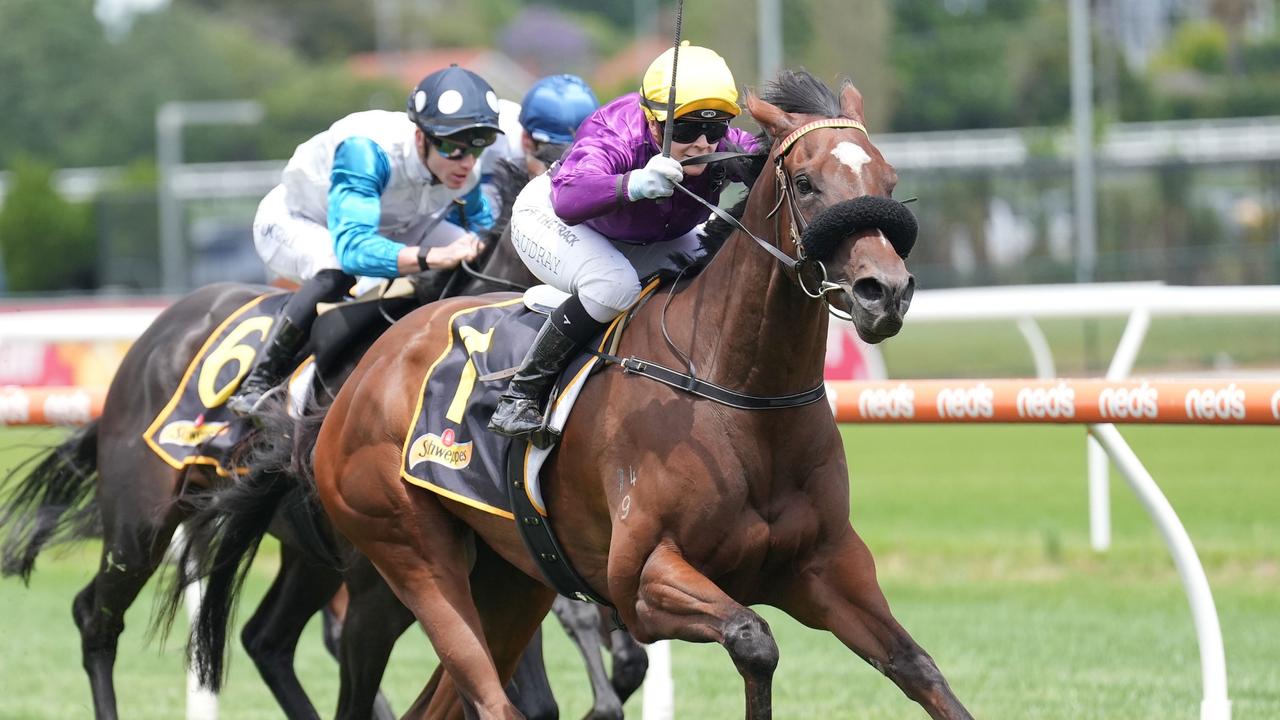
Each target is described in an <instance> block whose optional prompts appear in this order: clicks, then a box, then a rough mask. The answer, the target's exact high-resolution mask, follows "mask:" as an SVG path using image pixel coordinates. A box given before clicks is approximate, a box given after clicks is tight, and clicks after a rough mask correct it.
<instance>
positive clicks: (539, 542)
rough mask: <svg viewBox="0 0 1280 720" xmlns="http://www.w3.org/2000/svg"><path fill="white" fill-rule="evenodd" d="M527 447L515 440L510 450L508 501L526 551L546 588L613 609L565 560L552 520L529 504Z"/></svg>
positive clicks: (530, 502)
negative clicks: (525, 479) (526, 473)
mask: <svg viewBox="0 0 1280 720" xmlns="http://www.w3.org/2000/svg"><path fill="white" fill-rule="evenodd" d="M528 447H529V443H528V442H527V441H525V440H521V439H515V440H512V441H511V447H510V448H509V449H508V450H507V497H508V498H510V500H511V511H512V513H513V514H514V515H515V516H516V530H518V531H519V532H520V539H521V540H523V541H524V546H525V549H526V550H528V551H529V555H530V556H531V557H533V560H534V562H535V563H537V565H538V570H539V571H540V572H541V573H542V577H543V578H545V579H546V581H547V584H549V585H551V587H552V588H553V589H554V590H555V591H556V592H558V593H560V594H561V595H564V596H565V597H570V598H574V599H576V600H582V601H583V602H592V603H595V604H597V605H604V606H606V607H613V605H612V604H611V603H610V602H609V601H608V600H605V599H604V598H602V597H600V596H599V595H597V594H596V592H595V591H594V590H592V589H591V586H590V585H588V584H587V581H586V580H584V579H583V578H582V576H581V575H579V574H578V571H577V570H575V569H574V568H573V566H572V565H570V564H569V558H567V557H565V554H564V549H562V548H561V547H560V541H559V540H558V539H557V538H556V534H555V531H553V530H552V529H551V523H550V522H549V518H546V517H543V516H542V514H541V513H539V512H538V510H537V508H535V507H534V506H533V502H532V501H530V500H529V494H528V493H527V492H526V491H525V487H524V459H525V453H526V451H527V450H528Z"/></svg>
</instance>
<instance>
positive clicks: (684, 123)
mask: <svg viewBox="0 0 1280 720" xmlns="http://www.w3.org/2000/svg"><path fill="white" fill-rule="evenodd" d="M728 134H729V121H728V120H681V119H680V118H676V120H675V122H673V123H671V142H678V143H680V144H682V145H687V144H689V143H691V142H695V141H696V140H697V139H698V138H700V137H702V136H703V135H706V136H707V142H710V143H715V142H720V140H721V139H722V138H724V136H725V135H728Z"/></svg>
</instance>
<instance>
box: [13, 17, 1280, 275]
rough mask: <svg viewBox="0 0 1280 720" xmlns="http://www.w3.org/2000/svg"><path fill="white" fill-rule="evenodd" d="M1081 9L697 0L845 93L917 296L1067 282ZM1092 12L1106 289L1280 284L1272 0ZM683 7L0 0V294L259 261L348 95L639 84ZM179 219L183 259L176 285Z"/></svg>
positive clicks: (719, 35) (731, 34)
mask: <svg viewBox="0 0 1280 720" xmlns="http://www.w3.org/2000/svg"><path fill="white" fill-rule="evenodd" d="M1068 5H1069V2H1068V0H1007V1H1005V2H999V3H997V2H989V1H988V0H947V1H946V2H936V1H934V0H894V1H891V0H789V1H788V2H786V3H780V2H778V1H777V0H761V1H760V2H756V3H748V4H746V5H744V4H741V3H736V2H728V1H727V0H695V1H693V2H690V3H688V8H687V12H686V18H685V36H686V37H688V38H691V39H692V40H694V41H695V42H699V43H703V44H706V45H709V46H711V47H714V48H716V49H717V50H718V51H719V52H721V53H723V54H724V55H725V56H726V58H728V60H729V62H730V65H731V66H732V67H733V68H734V70H735V73H736V75H737V78H738V80H739V82H740V84H741V85H743V86H758V85H759V84H760V82H761V81H762V79H764V78H766V77H767V76H768V75H769V74H770V71H771V68H773V67H776V66H784V67H806V68H809V69H811V70H813V71H815V72H816V73H817V74H818V75H819V76H820V77H823V78H824V79H826V80H828V81H830V82H835V81H837V80H838V79H839V78H840V77H841V76H850V77H852V78H853V79H854V80H855V81H856V82H857V83H858V85H859V87H860V88H861V89H862V90H863V92H864V94H865V96H866V106H867V112H868V119H869V122H870V124H871V127H872V130H873V132H874V133H875V135H876V139H877V142H878V143H879V144H880V146H881V147H882V148H883V149H884V151H885V154H886V155H887V156H888V157H889V159H890V160H891V161H892V162H894V163H895V164H896V165H897V167H898V169H899V173H900V175H901V180H902V181H901V185H900V189H899V196H900V197H906V196H917V197H919V198H920V202H919V204H917V205H916V206H915V209H916V211H917V213H918V214H919V216H920V219H921V223H922V228H923V233H922V242H921V243H920V244H919V245H918V246H917V250H916V251H915V254H914V256H913V258H912V259H913V263H914V265H913V269H914V270H915V272H916V273H917V275H918V277H919V281H920V285H921V287H925V288H942V287H955V286H967V285H986V284H1009V283H1042V282H1064V281H1073V280H1076V279H1078V273H1077V272H1075V271H1074V267H1075V264H1076V253H1077V252H1078V251H1077V248H1076V244H1077V243H1076V239H1077V236H1078V233H1077V230H1076V228H1075V226H1074V221H1073V217H1072V208H1073V191H1072V185H1071V177H1072V165H1071V162H1070V161H1071V158H1072V147H1071V134H1070V131H1069V123H1070V119H1071V99H1070V94H1069V93H1068V89H1069V86H1070V82H1071V63H1070V57H1069V43H1068V35H1069V33H1068V29H1069V18H1068V12H1067V9H1068ZM1088 5H1089V9H1090V11H1091V15H1090V17H1091V23H1090V28H1091V30H1092V32H1091V38H1092V44H1091V46H1090V50H1091V52H1090V53H1089V55H1090V58H1091V60H1092V64H1093V67H1094V72H1093V76H1094V83H1093V92H1092V93H1091V100H1092V103H1093V108H1094V120H1095V128H1094V130H1095V131H1094V133H1093V135H1094V138H1095V147H1094V148H1093V150H1094V153H1093V154H1094V157H1095V159H1096V163H1097V169H1098V179H1097V184H1096V204H1097V218H1098V219H1097V237H1098V241H1097V244H1098V259H1097V264H1096V270H1095V271H1094V272H1093V275H1094V276H1093V278H1092V279H1093V280H1098V281H1113V280H1152V279H1159V280H1164V281H1167V282H1171V283H1194V284H1221V283H1250V284H1256V283H1275V282H1277V280H1278V275H1280V209H1278V208H1280V205H1278V201H1277V193H1278V192H1280V190H1278V188H1277V186H1278V185H1280V32H1277V26H1276V10H1275V5H1276V3H1275V0H1141V1H1139V0H1093V1H1092V2H1089V3H1088ZM672 6H673V4H672V3H670V2H665V1H663V2H660V1H659V0H596V1H593V2H585V1H582V0H559V1H556V2H552V1H547V2H542V3H538V4H533V5H525V4H522V3H517V2H514V0H314V1H313V2H309V3H306V5H305V9H306V11H305V12H302V11H301V8H302V6H301V5H299V4H298V3H297V2H295V1H294V0H261V2H250V0H67V1H66V2H59V3H47V2H40V1H39V0H7V1H6V2H5V3H3V4H0V75H2V76H3V77H5V78H6V82H5V83H4V87H3V88H0V104H3V106H4V107H5V109H6V112H5V113H4V115H3V117H0V294H3V295H6V296H11V297H25V296H28V295H30V294H42V295H47V294H58V293H83V292H85V291H90V292H94V293H99V294H102V293H110V294H119V293H139V292H141V293H147V292H154V291H156V290H158V289H161V288H165V289H167V290H169V291H171V292H173V291H177V290H180V289H183V288H189V287H192V286H195V285H199V284H202V283H205V282H209V281H211V280H215V279H229V280H255V279H261V277H262V270H261V267H260V263H259V262H258V261H257V259H256V257H255V256H254V253H253V249H252V243H251V241H250V239H249V233H248V230H249V225H250V222H251V219H252V215H253V212H254V208H255V206H256V202H257V200H258V199H259V198H260V197H261V196H262V195H263V193H264V192H265V191H266V190H267V189H268V188H269V187H271V185H273V184H274V183H275V181H276V179H277V177H278V172H279V168H280V167H281V166H282V164H283V162H284V160H285V159H286V158H287V157H288V156H289V154H290V153H291V152H292V150H293V148H294V146H295V145H297V144H298V143H299V142H301V141H302V140H305V139H306V138H307V137H309V136H310V135H312V134H314V133H315V132H317V131H319V130H321V129H323V128H324V127H326V126H327V125H328V124H330V123H331V122H333V121H334V120H335V119H337V118H338V117H341V116H342V115H344V114H346V113H349V112H352V111H356V110H360V109H365V108H370V107H380V108H391V109H395V108H398V107H400V106H401V103H402V98H403V96H404V93H405V90H406V88H408V87H409V86H411V85H412V84H413V83H414V82H415V81H416V79H417V78H418V77H420V76H421V75H423V74H425V73H426V72H429V71H430V70H433V69H435V68H438V67H441V66H443V65H445V64H448V63H449V62H458V63H460V64H463V65H465V66H468V67H471V68H473V69H476V70H477V71H479V72H481V73H482V74H484V75H485V76H486V77H488V78H489V79H490V80H491V81H492V82H493V83H494V85H495V86H496V87H497V88H498V89H499V92H500V94H502V95H503V96H505V97H510V98H513V99H518V98H519V96H520V94H521V93H522V92H523V90H524V89H525V88H526V87H527V86H528V84H529V83H531V82H532V81H533V80H534V79H536V78H537V77H539V76H540V75H543V74H547V73H552V72H566V71H567V72H577V73H580V74H582V75H584V76H585V77H587V79H588V80H589V81H590V82H591V83H592V85H593V86H594V87H595V89H596V91H597V93H598V94H599V95H600V96H601V97H602V98H604V99H609V98H611V97H614V96H616V95H617V94H619V93H622V92H626V91H629V90H632V89H633V88H634V87H635V85H636V82H637V78H638V75H639V73H640V72H641V70H642V69H643V67H644V65H645V64H646V63H647V62H648V60H649V59H650V58H652V57H653V56H654V55H656V54H657V53H658V52H660V51H661V49H662V48H663V47H665V46H666V44H667V43H668V42H669V33H670V27H671V11H672ZM440 18H447V19H448V22H441V21H440ZM229 100H237V101H238V100H250V101H252V102H253V103H255V104H256V105H255V107H257V108H259V109H260V112H259V114H260V115H261V117H260V118H259V119H258V120H257V121H256V122H252V123H249V124H243V121H237V122H238V123H241V124H234V123H231V122H222V121H219V120H218V119H217V118H211V117H207V116H204V117H202V115H201V114H200V113H199V112H193V113H192V114H191V116H190V118H189V122H190V123H191V124H190V125H189V126H180V127H178V128H177V130H176V133H175V136H176V138H177V141H178V143H179V145H180V150H179V151H178V156H177V157H168V158H166V157H165V148H166V144H165V143H164V142H163V141H161V140H159V139H158V138H157V135H158V128H159V126H160V125H161V123H160V122H159V121H158V119H157V118H158V116H159V115H160V114H162V113H163V108H164V107H165V106H166V104H169V105H171V106H172V105H173V104H191V103H203V102H208V101H215V102H225V101H229ZM739 122H740V124H742V125H743V126H744V127H752V124H751V123H750V121H749V119H746V120H740V121H739ZM171 154H172V153H171ZM167 163H171V164H173V166H174V171H173V172H172V173H170V174H166V169H167ZM166 178H168V179H169V180H171V182H170V183H168V184H166V183H165V182H164V181H165V179H166ZM166 187H167V188H170V189H172V191H173V193H174V196H175V197H176V198H177V199H178V201H179V205H178V207H179V212H178V213H177V223H176V228H177V230H176V231H174V230H166V229H165V227H164V226H165V224H166V222H168V221H166V220H163V219H162V218H163V217H165V214H164V211H163V210H162V209H161V208H160V207H158V206H157V202H158V197H160V196H162V195H163V193H162V192H160V191H161V190H163V189H165V188H166ZM166 233H170V234H175V235H176V236H177V237H176V239H175V240H172V241H171V242H170V243H169V244H173V243H176V244H177V246H178V247H179V248H180V250H181V252H180V255H178V256H177V257H180V258H181V259H183V262H182V263H181V266H180V267H179V272H178V273H176V274H178V275H180V276H178V277H172V278H169V279H168V282H166V278H165V277H164V276H165V269H164V268H165V262H166V257H168V258H169V259H168V262H170V263H171V264H172V263H173V262H174V260H173V257H175V255H174V254H173V253H171V252H166V250H165V248H166V247H167V244H166V243H165V242H162V240H161V238H162V237H165V236H166ZM170 274H171V275H173V274H175V272H174V271H173V269H172V267H171V270H170Z"/></svg>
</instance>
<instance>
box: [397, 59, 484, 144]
mask: <svg viewBox="0 0 1280 720" xmlns="http://www.w3.org/2000/svg"><path fill="white" fill-rule="evenodd" d="M409 119H410V120H412V121H413V122H414V124H415V125H417V126H418V127H420V128H422V131H423V132H425V133H427V134H428V135H435V136H437V137H440V136H444V135H452V134H453V133H457V132H462V131H465V130H482V131H493V132H502V131H501V130H500V129H499V128H498V96H497V95H496V94H495V93H494V92H493V88H492V87H490V86H489V83H487V82H485V80H484V78H482V77H480V76H479V75H477V74H475V73H473V72H471V71H470V70H466V69H464V68H460V67H458V66H457V65H456V64H454V65H450V66H449V67H447V68H444V69H443V70H437V71H435V72H433V73H431V74H430V75H428V76H426V77H424V78H422V82H420V83H418V87H416V88H414V90H413V92H412V93H410V94H409Z"/></svg>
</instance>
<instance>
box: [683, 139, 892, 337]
mask: <svg viewBox="0 0 1280 720" xmlns="http://www.w3.org/2000/svg"><path fill="white" fill-rule="evenodd" d="M823 128H854V129H855V130H860V131H861V132H862V134H863V135H866V136H867V137H868V138H870V135H869V134H868V133H867V128H866V126H865V125H863V124H862V123H860V122H858V121H857V120H853V119H851V118H826V119H823V120H814V121H812V122H809V123H805V124H804V125H801V126H800V127H798V128H796V129H795V130H792V131H791V133H790V134H789V135H787V136H786V137H785V138H783V140H782V142H781V143H779V145H778V149H777V151H776V152H775V153H774V156H773V173H774V177H775V178H776V180H777V194H778V202H777V203H775V204H774V206H773V209H772V210H770V211H769V213H768V214H767V215H765V217H767V218H773V217H775V216H776V217H777V218H778V220H779V221H780V220H781V216H780V215H778V210H779V209H780V208H781V207H782V204H783V202H785V203H786V205H787V215H788V216H789V217H790V220H791V225H790V230H791V233H790V235H791V242H792V244H793V245H794V246H795V248H796V255H797V257H794V258H793V257H791V256H790V255H787V254H786V253H784V252H783V251H782V250H781V249H780V248H779V247H778V246H776V245H774V244H772V243H770V242H767V241H765V240H763V239H761V238H760V237H758V236H757V235H756V234H755V233H753V232H751V231H750V230H748V229H747V228H746V226H745V225H743V224H742V222H740V221H739V220H738V219H737V218H735V217H733V216H732V215H730V214H729V213H726V212H725V211H723V210H721V209H720V208H718V207H716V206H714V205H712V204H711V203H709V202H707V201H706V200H703V199H702V198H701V197H699V196H698V195H697V194H696V193H694V192H693V191H692V190H689V189H688V188H686V187H685V186H683V185H680V184H677V185H676V187H677V188H679V189H680V190H681V191H682V192H684V193H685V194H686V195H688V196H689V197H691V198H693V199H694V200H697V201H698V202H699V203H701V204H702V205H704V206H706V207H707V208H708V209H709V210H711V212H713V213H715V215H716V216H718V217H719V218H720V219H722V220H724V221H726V222H728V223H729V224H730V225H733V226H735V227H736V228H737V229H739V230H741V231H742V232H744V233H746V234H747V236H748V237H750V238H751V239H752V240H755V241H756V244H758V245H759V246H760V247H762V248H764V249H765V250H766V251H767V252H768V253H769V254H770V255H773V256H774V257H775V258H776V259H777V260H778V262H780V263H782V266H783V267H785V268H787V269H788V270H790V271H791V272H793V273H795V276H796V282H797V283H798V284H799V285H800V290H801V291H802V292H804V294H805V295H807V296H808V297H811V298H813V299H815V300H822V301H823V302H826V303H827V310H828V311H829V312H830V313H831V314H832V315H835V316H836V317H838V318H840V319H842V320H849V321H852V320H853V316H852V315H850V314H849V313H846V312H844V311H841V310H837V309H836V308H835V307H833V306H832V305H831V303H830V302H829V301H827V299H826V296H827V294H828V293H832V292H845V288H844V286H842V285H839V284H837V283H833V282H831V281H830V280H828V275H827V267H826V265H825V264H823V262H822V261H821V260H819V259H817V258H810V257H806V256H805V252H804V244H803V243H802V242H801V237H802V236H803V234H804V230H805V228H807V227H808V226H809V223H808V221H807V220H806V219H805V217H804V215H803V214H802V213H801V212H800V208H799V207H797V204H796V198H795V191H794V190H793V184H794V183H793V181H792V180H791V174H790V173H788V172H787V169H786V159H787V155H789V154H790V153H791V150H792V149H794V148H795V145H796V142H798V141H799V140H800V138H802V137H804V136H805V135H807V134H809V133H811V132H813V131H814V130H819V129H823ZM746 156H748V154H747V153H732V152H715V153H710V154H707V155H700V156H698V157H693V158H689V159H688V160H684V161H682V162H681V165H703V164H707V163H711V162H716V161H719V160H727V159H730V158H735V157H746ZM780 234H781V233H779V235H780ZM806 273H808V274H811V275H813V276H816V277H817V278H818V281H817V287H816V288H812V289H811V288H810V287H809V286H808V285H807V284H806V282H805V276H806Z"/></svg>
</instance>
